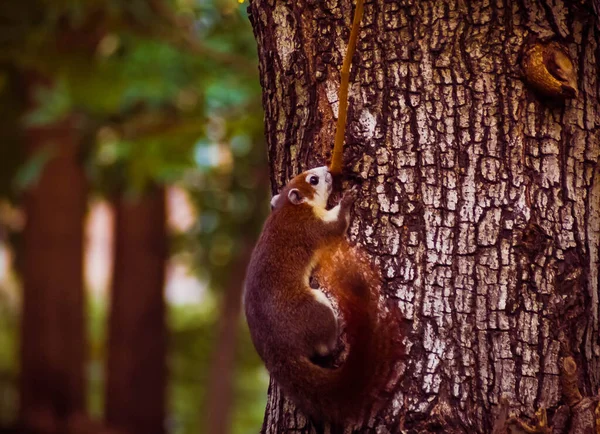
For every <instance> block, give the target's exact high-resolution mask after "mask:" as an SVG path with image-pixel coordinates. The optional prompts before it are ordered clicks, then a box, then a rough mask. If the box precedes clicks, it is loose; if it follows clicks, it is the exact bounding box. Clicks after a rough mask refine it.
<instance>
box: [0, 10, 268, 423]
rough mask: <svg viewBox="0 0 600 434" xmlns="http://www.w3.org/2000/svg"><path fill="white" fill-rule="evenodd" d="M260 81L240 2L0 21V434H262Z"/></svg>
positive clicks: (44, 13)
mask: <svg viewBox="0 0 600 434" xmlns="http://www.w3.org/2000/svg"><path fill="white" fill-rule="evenodd" d="M256 62H257V61H256V49H255V42H254V39H253V36H252V32H251V28H250V25H249V23H248V19H247V16H246V6H245V5H244V4H240V3H239V2H238V1H237V0H206V1H204V0H203V1H197V0H175V1H167V0H111V1H99V0H87V1H82V0H61V1H52V2H51V1H48V0H29V1H26V2H20V3H19V2H3V3H2V4H0V426H5V427H6V428H0V431H2V429H5V430H8V429H9V427H10V429H11V430H14V431H15V432H34V433H79V432H81V433H83V432H89V433H94V432H115V433H116V432H119V433H124V434H138V433H139V434H152V433H157V434H158V433H161V434H162V433H166V432H169V433H181V434H184V433H197V432H210V433H228V432H233V433H245V432H257V431H258V430H259V427H260V425H261V422H262V416H263V411H264V404H265V394H266V384H267V375H266V373H265V371H264V370H263V369H262V367H261V364H260V362H259V361H258V359H257V357H256V356H255V354H254V351H253V350H252V349H251V344H250V343H249V340H248V336H247V333H246V331H245V329H244V328H243V326H242V324H243V321H241V318H240V294H241V288H242V281H243V276H244V272H245V263H246V261H247V259H248V255H249V252H250V251H251V246H252V245H253V243H254V239H255V237H256V236H257V234H258V231H259V229H260V226H261V224H262V221H263V219H264V215H265V213H266V211H267V210H268V198H267V197H268V194H267V191H268V179H267V177H266V168H265V164H266V161H265V152H264V144H263V132H262V110H261V106H260V87H259V80H258V70H257V66H256ZM103 216H104V217H103ZM98 238H99V239H100V242H101V243H103V245H105V247H106V246H108V247H106V249H105V250H106V251H105V252H104V262H107V261H108V262H109V265H110V266H102V265H98V264H99V263H102V259H101V258H100V259H98V255H96V254H95V253H94V252H95V250H97V246H96V244H94V240H97V239H98ZM110 240H113V242H111V241H110ZM113 245H114V248H113V247H112V246H113ZM94 246H96V247H94ZM99 256H100V257H102V254H100V255H99ZM84 264H85V266H84ZM109 282H111V283H109Z"/></svg>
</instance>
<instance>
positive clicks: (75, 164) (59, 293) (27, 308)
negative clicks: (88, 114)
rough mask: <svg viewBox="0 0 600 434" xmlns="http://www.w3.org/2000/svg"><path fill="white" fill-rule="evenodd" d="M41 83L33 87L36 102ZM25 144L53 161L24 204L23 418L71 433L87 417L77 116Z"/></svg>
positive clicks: (36, 427)
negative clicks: (76, 420)
mask: <svg viewBox="0 0 600 434" xmlns="http://www.w3.org/2000/svg"><path fill="white" fill-rule="evenodd" d="M40 83H41V80H39V78H38V77H36V78H34V79H32V80H31V81H30V82H29V83H28V86H29V89H28V90H29V97H30V99H32V94H33V92H34V91H35V88H36V86H38V85H39V84H40ZM31 106H32V107H33V109H35V107H34V104H33V103H31ZM25 140H26V142H27V149H28V153H29V156H30V158H36V157H39V156H40V155H45V157H44V159H45V160H47V161H46V163H45V164H44V165H43V169H42V172H41V174H40V176H39V179H37V180H36V181H35V182H34V184H33V186H32V187H31V188H29V189H28V190H27V192H26V197H25V202H24V203H25V211H26V216H27V223H26V226H25V230H24V234H23V237H24V246H23V247H24V248H23V255H24V261H23V264H24V265H23V309H22V318H21V321H22V330H21V333H22V334H21V378H20V393H21V401H20V417H21V422H22V424H23V426H24V428H26V429H30V430H33V431H34V432H49V433H52V432H65V430H66V426H67V424H68V420H69V418H71V417H72V416H75V415H78V416H79V415H82V414H84V413H85V377H84V363H85V353H86V338H85V334H86V328H85V324H84V292H83V271H82V267H83V234H84V230H83V224H84V216H85V212H86V204H87V182H86V177H85V174H84V170H83V168H82V164H81V156H80V153H81V149H80V137H79V132H78V131H77V128H76V123H75V118H74V117H73V116H69V117H67V118H64V119H62V120H59V121H56V122H54V123H52V124H50V125H46V126H43V127H33V126H29V127H28V128H27V129H26V133H25Z"/></svg>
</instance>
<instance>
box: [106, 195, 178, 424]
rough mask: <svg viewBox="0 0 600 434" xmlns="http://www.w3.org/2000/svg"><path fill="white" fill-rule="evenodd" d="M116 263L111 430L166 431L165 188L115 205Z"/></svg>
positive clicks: (110, 377) (109, 386)
mask: <svg viewBox="0 0 600 434" xmlns="http://www.w3.org/2000/svg"><path fill="white" fill-rule="evenodd" d="M115 209H116V210H115V225H116V227H115V243H116V244H115V261H114V272H113V276H114V277H113V284H112V298H111V308H110V320H109V321H110V322H109V338H108V363H107V384H106V422H107V425H108V426H110V427H112V428H116V429H118V430H121V431H122V432H124V433H127V434H163V433H164V432H165V429H164V425H165V392H166V390H165V389H166V384H165V382H166V360H165V358H166V329H165V300H164V282H165V262H166V259H167V234H166V223H165V218H166V211H165V197H164V191H163V189H162V188H154V189H152V190H151V191H149V192H147V193H145V194H143V195H142V196H139V197H136V198H127V197H125V196H124V195H120V196H119V197H118V198H117V199H116V200H115Z"/></svg>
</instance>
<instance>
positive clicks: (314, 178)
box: [309, 176, 319, 185]
mask: <svg viewBox="0 0 600 434" xmlns="http://www.w3.org/2000/svg"><path fill="white" fill-rule="evenodd" d="M309 181H310V185H317V184H318V183H319V177H318V176H311V177H310V180H309Z"/></svg>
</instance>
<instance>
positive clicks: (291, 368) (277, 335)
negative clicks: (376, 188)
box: [244, 174, 399, 423]
mask: <svg viewBox="0 0 600 434" xmlns="http://www.w3.org/2000/svg"><path fill="white" fill-rule="evenodd" d="M305 177H306V175H305V174H302V175H299V176H298V177H296V178H294V179H293V180H292V181H291V182H290V183H289V184H288V185H287V186H286V187H285V188H284V189H283V191H282V193H281V194H280V197H279V198H278V199H277V200H276V203H275V206H274V208H275V209H274V211H273V212H272V213H271V215H270V216H269V218H268V219H267V221H266V223H265V226H264V229H263V232H262V235H261V237H260V239H259V241H258V243H257V245H256V248H255V250H254V252H253V255H252V259H251V261H250V264H249V267H248V272H247V278H246V289H245V295H244V301H245V309H246V317H247V320H248V325H249V327H250V332H251V336H252V340H253V342H254V345H255V347H256V349H257V351H258V353H259V355H260V356H261V357H262V359H263V360H264V362H265V365H266V367H267V369H268V370H269V372H270V373H271V375H272V376H273V378H274V379H275V380H276V382H277V384H278V385H279V386H280V387H281V388H282V390H283V391H284V393H285V394H286V395H287V396H289V397H290V398H291V399H292V400H293V401H294V402H295V403H296V404H297V405H298V406H299V407H300V408H301V409H302V410H304V411H305V412H306V413H307V414H308V415H310V416H312V417H313V418H315V419H318V420H322V421H323V420H326V421H332V422H336V423H340V422H343V421H348V420H355V419H356V418H358V417H359V415H360V413H361V411H363V410H366V409H367V407H368V406H369V405H371V404H374V403H375V401H376V400H377V398H378V397H379V396H380V394H379V393H377V391H378V390H380V389H381V388H382V387H383V386H384V384H383V383H384V382H385V380H386V379H387V375H388V374H389V372H387V370H389V369H390V368H389V366H390V364H393V362H394V360H395V357H396V355H397V354H396V353H397V352H398V348H399V347H398V346H397V345H396V343H395V342H394V341H393V338H392V336H393V335H394V334H396V333H397V331H398V330H397V328H396V325H395V324H396V323H395V322H387V321H386V322H384V321H382V320H380V319H379V317H378V315H377V313H378V311H379V287H380V284H379V277H378V275H377V274H376V273H375V272H374V270H373V269H372V267H371V266H370V265H369V262H368V261H367V260H365V258H363V257H362V254H361V253H360V252H358V251H357V250H356V249H352V248H351V247H350V246H349V244H348V243H347V241H346V239H345V236H344V234H345V231H346V229H347V227H348V219H349V211H350V206H351V203H352V197H351V196H350V195H345V196H344V198H343V199H342V202H341V206H340V212H339V215H338V218H337V219H336V220H334V221H331V222H326V221H324V220H322V219H321V218H319V217H318V216H317V214H316V213H315V212H314V210H313V208H312V207H311V206H310V205H309V204H307V203H302V204H300V205H294V204H292V203H291V202H290V201H289V200H287V193H288V192H289V191H290V189H292V188H297V189H298V190H299V191H300V193H301V194H302V195H306V197H311V196H310V195H311V194H312V190H313V187H312V186H311V185H309V184H307V183H306V182H305ZM311 266H315V271H316V272H315V275H316V277H317V280H318V281H319V282H320V283H321V285H322V286H323V287H324V289H325V290H326V292H327V293H328V294H330V295H331V296H332V297H333V298H334V299H335V300H336V301H337V305H338V307H339V310H340V312H341V314H342V318H343V320H344V322H345V336H346V346H347V348H349V350H348V351H347V356H346V357H345V360H342V362H341V366H339V367H335V368H330V367H323V366H320V365H318V364H315V363H313V361H314V360H313V357H314V356H315V355H316V353H317V352H318V351H317V348H319V347H322V346H325V347H326V348H327V349H328V351H329V355H331V357H335V349H336V345H337V343H338V340H339V334H340V333H339V330H338V320H337V318H336V316H335V314H334V313H333V311H332V310H331V309H330V308H329V307H328V306H327V305H325V304H323V303H321V302H319V301H318V300H317V299H316V298H315V296H314V295H313V293H312V291H313V290H312V289H311V288H310V287H309V286H308V285H307V270H308V269H309V268H310V267H311Z"/></svg>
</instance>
